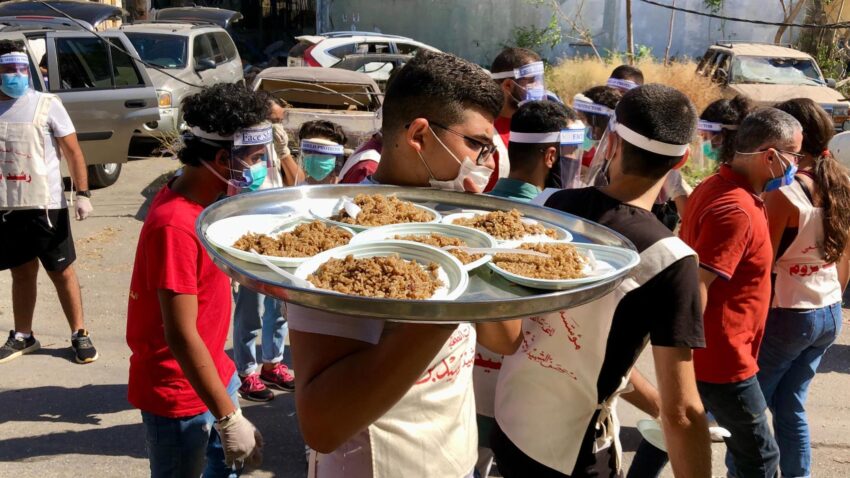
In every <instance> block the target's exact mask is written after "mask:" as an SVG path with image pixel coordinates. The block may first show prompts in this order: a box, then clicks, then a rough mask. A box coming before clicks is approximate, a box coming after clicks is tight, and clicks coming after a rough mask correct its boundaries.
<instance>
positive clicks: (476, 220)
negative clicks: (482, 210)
mask: <svg viewBox="0 0 850 478" xmlns="http://www.w3.org/2000/svg"><path fill="white" fill-rule="evenodd" d="M452 222H453V223H454V224H457V225H458V226H466V227H472V228H475V229H478V230H481V231H484V232H486V233H487V234H490V235H491V236H493V237H495V238H496V239H500V240H503V241H505V240H511V239H522V238H524V237H526V236H535V235H544V234H545V235H547V236H549V237H551V238H553V239H555V238H557V234H556V233H555V230H554V229H546V228H545V227H543V226H541V225H540V224H528V223H526V222H523V220H522V213H521V212H519V211H517V210H516V209H511V210H510V211H508V212H504V211H493V212H489V213H487V214H476V215H475V216H472V217H470V218H468V219H467V218H461V219H455V220H454V221H452Z"/></svg>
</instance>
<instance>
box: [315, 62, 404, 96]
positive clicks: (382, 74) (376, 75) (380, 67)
mask: <svg viewBox="0 0 850 478" xmlns="http://www.w3.org/2000/svg"><path fill="white" fill-rule="evenodd" d="M411 58H413V55H400V54H392V53H365V54H361V53H355V54H353V55H347V56H345V57H344V58H343V59H341V60H340V61H338V62H337V63H335V64H334V65H333V66H332V68H339V69H341V70H349V71H356V72H359V73H365V74H367V75H369V76H370V77H371V78H372V79H373V80H375V83H377V84H378V86H379V87H381V91H384V90H386V89H387V80H389V79H390V75H392V73H393V72H394V71H396V70H398V69H399V68H401V67H402V66H404V64H405V63H407V62H408V61H410V59H411Z"/></svg>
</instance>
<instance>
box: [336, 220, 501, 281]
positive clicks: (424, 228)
mask: <svg viewBox="0 0 850 478" xmlns="http://www.w3.org/2000/svg"><path fill="white" fill-rule="evenodd" d="M430 233H435V234H442V235H444V236H449V237H456V238H458V239H461V240H463V241H464V242H466V244H467V245H468V246H469V247H496V244H497V242H496V239H494V238H493V236H491V235H490V234H487V233H486V232H483V231H479V230H478V229H473V228H471V227H464V226H455V225H454V224H432V223H406V224H392V225H390V226H381V227H374V228H372V229H369V230H366V231H363V232H361V233H359V234H357V235H356V236H354V239H352V240H351V244H372V243H375V242H379V241H383V240H385V239H390V240H397V239H395V236H409V235H417V236H418V235H423V236H424V235H428V234H430ZM411 242H416V241H411ZM417 244H419V243H417ZM492 258H493V256H491V255H485V256H484V257H482V258H481V259H478V260H477V261H473V262H470V263H469V264H463V268H464V269H466V270H467V271H471V270H473V269H475V268H477V267H481V266H483V265H484V264H486V263H488V262H490V259H492Z"/></svg>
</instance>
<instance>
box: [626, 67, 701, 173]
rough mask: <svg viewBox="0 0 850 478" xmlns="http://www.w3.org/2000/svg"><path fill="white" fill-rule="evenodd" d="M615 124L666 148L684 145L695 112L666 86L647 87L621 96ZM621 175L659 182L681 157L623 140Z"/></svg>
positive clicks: (690, 137) (692, 129) (692, 131)
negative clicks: (666, 144) (668, 145)
mask: <svg viewBox="0 0 850 478" xmlns="http://www.w3.org/2000/svg"><path fill="white" fill-rule="evenodd" d="M615 114H616V115H617V122H618V123H620V124H622V125H623V126H625V127H627V128H629V129H630V130H632V131H634V132H635V133H638V134H640V135H643V136H646V137H647V138H649V139H651V140H655V141H660V142H663V143H668V144H688V143H690V142H691V140H693V138H694V134H695V132H696V127H697V112H696V109H695V108H694V105H693V103H691V100H689V99H688V97H687V96H685V94H684V93H682V92H681V91H679V90H677V89H675V88H671V87H669V86H664V85H659V84H652V83H651V84H648V85H644V86H640V87H637V88H635V89H633V90H631V91H629V92H628V93H626V94H625V95H623V99H622V100H620V103H619V104H618V105H617V109H616V111H615ZM622 145H623V172H624V173H626V174H631V175H635V176H640V177H645V178H649V179H659V178H661V177H662V176H664V175H665V174H667V172H668V171H670V169H671V168H673V166H675V165H676V164H677V163H679V161H681V160H682V156H667V155H662V154H657V153H652V152H649V151H647V150H645V149H641V148H639V147H637V146H635V145H633V144H630V143H628V142H627V141H625V140H623V142H622Z"/></svg>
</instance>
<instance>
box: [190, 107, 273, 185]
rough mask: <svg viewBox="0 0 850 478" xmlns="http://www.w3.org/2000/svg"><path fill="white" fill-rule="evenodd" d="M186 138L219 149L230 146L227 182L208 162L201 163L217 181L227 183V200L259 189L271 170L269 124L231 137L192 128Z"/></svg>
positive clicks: (254, 127)
mask: <svg viewBox="0 0 850 478" xmlns="http://www.w3.org/2000/svg"><path fill="white" fill-rule="evenodd" d="M190 134H191V135H192V136H194V137H195V138H198V139H199V140H201V141H202V142H204V143H206V144H209V145H212V146H219V147H223V146H224V144H226V143H230V144H231V147H230V159H229V164H228V172H229V174H228V175H229V177H228V178H224V177H222V176H221V175H220V174H219V173H218V172H217V171H215V169H213V168H212V166H210V165H209V164H208V161H202V162H201V164H203V165H204V166H205V167H207V169H209V170H210V171H212V173H213V174H215V175H216V176H217V177H218V178H219V179H221V180H222V181H224V182H226V183H227V195H228V196H232V195H234V194H238V193H241V192H250V191H256V190H258V189H260V187H261V186H262V185H263V183H264V182H265V180H266V176H267V175H268V171H269V168H271V167H273V166H272V162H271V161H272V140H273V133H272V125H271V123H260V124H258V125H255V126H251V127H248V128H244V129H241V130H239V131H236V133H234V134H233V136H232V137H225V136H220V135H217V134H215V133H208V132H206V131H204V130H202V129H200V128H198V127H193V128H192V129H191V133H190Z"/></svg>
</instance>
